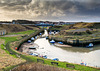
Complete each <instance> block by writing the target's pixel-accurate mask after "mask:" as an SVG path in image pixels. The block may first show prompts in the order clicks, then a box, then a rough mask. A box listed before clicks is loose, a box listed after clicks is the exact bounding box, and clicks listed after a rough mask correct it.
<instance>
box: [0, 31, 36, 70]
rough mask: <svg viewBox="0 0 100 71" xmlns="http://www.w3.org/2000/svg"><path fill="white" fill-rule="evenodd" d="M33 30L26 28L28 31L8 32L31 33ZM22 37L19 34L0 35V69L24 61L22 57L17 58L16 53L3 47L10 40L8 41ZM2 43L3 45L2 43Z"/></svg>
mask: <svg viewBox="0 0 100 71" xmlns="http://www.w3.org/2000/svg"><path fill="white" fill-rule="evenodd" d="M34 32H35V30H28V31H23V32H18V33H10V35H12V34H23V35H25V34H31V33H34ZM21 38H22V37H21V36H15V37H0V69H2V68H5V67H9V66H12V65H17V64H20V63H23V62H25V61H26V60H24V59H22V58H18V57H17V56H16V55H12V54H10V52H9V51H8V50H7V49H5V48H6V47H5V45H6V44H7V43H8V42H10V41H18V40H20V39H21ZM3 44H4V45H3Z"/></svg>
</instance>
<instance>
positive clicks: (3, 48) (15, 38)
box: [0, 37, 17, 58]
mask: <svg viewBox="0 0 100 71" xmlns="http://www.w3.org/2000/svg"><path fill="white" fill-rule="evenodd" d="M0 39H4V40H5V45H6V44H7V43H8V42H10V41H17V37H0ZM5 45H3V44H1V49H2V50H5V52H6V53H7V54H10V52H9V51H8V50H7V49H5V48H6V46H5ZM10 55H11V54H10ZM11 56H13V57H14V58H17V57H16V55H11Z"/></svg>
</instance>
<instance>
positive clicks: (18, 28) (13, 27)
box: [0, 24, 40, 33]
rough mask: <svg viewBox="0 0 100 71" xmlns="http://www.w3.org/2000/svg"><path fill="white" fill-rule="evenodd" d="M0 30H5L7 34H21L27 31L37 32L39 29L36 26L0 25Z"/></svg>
mask: <svg viewBox="0 0 100 71" xmlns="http://www.w3.org/2000/svg"><path fill="white" fill-rule="evenodd" d="M0 29H6V30H7V33H11V32H21V31H27V30H38V29H40V28H38V27H36V26H33V25H32V26H27V25H19V24H9V25H8V24H0Z"/></svg>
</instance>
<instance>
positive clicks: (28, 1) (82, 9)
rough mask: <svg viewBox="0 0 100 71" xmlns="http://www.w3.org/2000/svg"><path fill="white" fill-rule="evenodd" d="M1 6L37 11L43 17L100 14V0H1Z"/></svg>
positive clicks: (5, 8)
mask: <svg viewBox="0 0 100 71" xmlns="http://www.w3.org/2000/svg"><path fill="white" fill-rule="evenodd" d="M0 7H1V8H2V9H4V10H8V11H18V12H24V11H25V12H30V13H35V14H37V15H38V16H39V17H41V16H42V18H43V17H45V18H47V17H49V18H56V19H58V17H59V16H63V17H65V18H66V17H70V16H71V17H74V16H76V15H77V16H80V15H81V16H85V15H89V17H90V15H92V16H93V15H95V16H100V0H0ZM72 15H73V16H72ZM33 16H34V15H33Z"/></svg>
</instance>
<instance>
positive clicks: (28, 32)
mask: <svg viewBox="0 0 100 71" xmlns="http://www.w3.org/2000/svg"><path fill="white" fill-rule="evenodd" d="M34 32H36V30H28V31H23V32H17V33H9V34H8V35H17V34H24V35H25V34H26V35H29V34H30V33H34Z"/></svg>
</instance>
